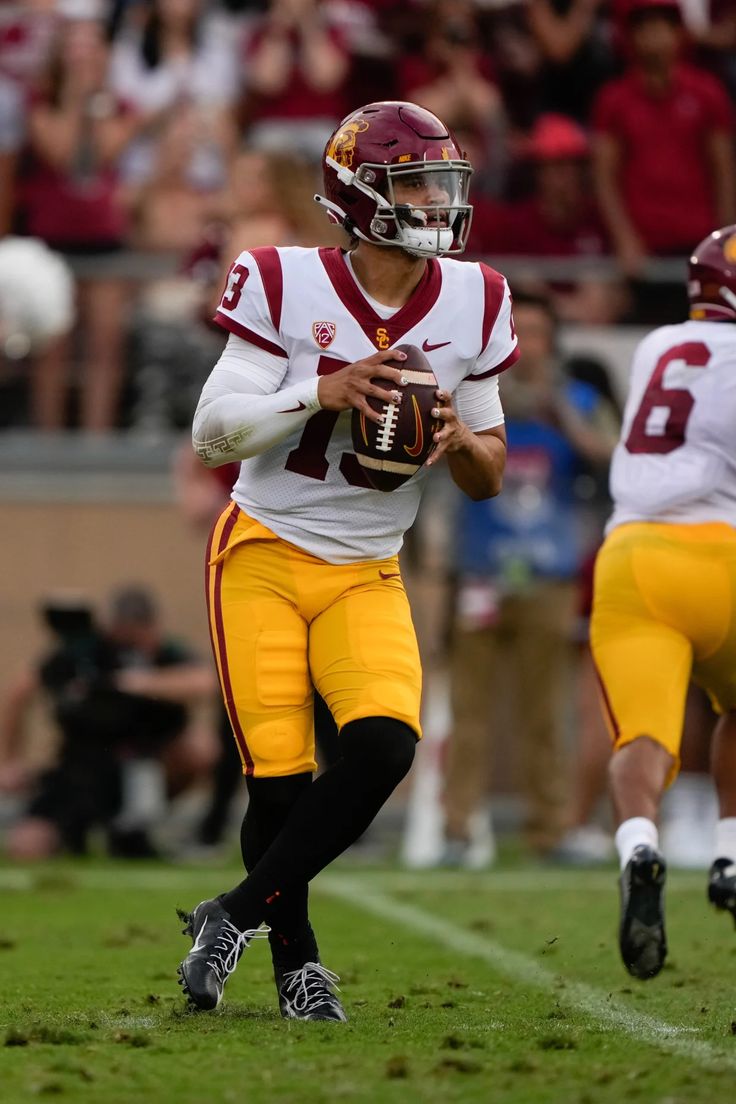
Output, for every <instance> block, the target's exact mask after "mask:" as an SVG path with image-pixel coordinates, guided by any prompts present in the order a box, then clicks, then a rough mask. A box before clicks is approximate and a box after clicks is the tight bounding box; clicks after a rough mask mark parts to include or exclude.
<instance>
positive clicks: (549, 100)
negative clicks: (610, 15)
mask: <svg viewBox="0 0 736 1104" xmlns="http://www.w3.org/2000/svg"><path fill="white" fill-rule="evenodd" d="M603 6H604V5H603V2H602V0H527V2H526V4H525V5H524V8H525V10H526V16H527V22H528V26H529V30H530V32H531V34H532V36H533V38H534V40H535V42H536V44H537V46H538V47H539V49H540V51H541V54H542V71H541V80H540V97H541V102H542V104H543V105H544V110H545V111H548V112H553V113H560V114H562V115H570V116H573V117H574V118H575V119H577V120H578V121H579V122H580V123H584V122H586V121H587V117H588V111H589V109H590V103H591V100H592V98H593V96H594V94H595V92H596V91H597V89H598V88H599V86H600V85H601V83H602V82H603V81H604V80H605V79H606V77H608V76H610V75H611V73H612V69H613V57H612V51H611V49H610V45H609V38H610V36H609V34H608V33H607V27H606V24H605V21H604V19H603V17H602V14H601V9H602V8H603Z"/></svg>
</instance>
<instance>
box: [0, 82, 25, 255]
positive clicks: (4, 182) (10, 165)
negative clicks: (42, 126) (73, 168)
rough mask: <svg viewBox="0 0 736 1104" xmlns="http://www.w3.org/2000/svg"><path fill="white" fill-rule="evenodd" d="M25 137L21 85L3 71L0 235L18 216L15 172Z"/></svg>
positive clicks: (0, 90)
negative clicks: (16, 211) (4, 74)
mask: <svg viewBox="0 0 736 1104" xmlns="http://www.w3.org/2000/svg"><path fill="white" fill-rule="evenodd" d="M24 138H25V104H24V103H23V97H22V95H21V92H20V89H19V88H18V86H17V85H16V84H15V83H14V82H13V81H11V80H10V79H9V78H8V77H4V76H3V75H2V74H1V73H0V237H3V236H4V235H5V234H8V233H10V231H11V229H12V227H13V221H14V216H15V173H16V167H17V164H18V154H19V152H20V149H21V147H22V145H23V141H24Z"/></svg>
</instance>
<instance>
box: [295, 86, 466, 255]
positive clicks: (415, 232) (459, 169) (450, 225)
mask: <svg viewBox="0 0 736 1104" xmlns="http://www.w3.org/2000/svg"><path fill="white" fill-rule="evenodd" d="M323 168H324V181H325V193H326V194H325V195H324V196H320V195H316V196H315V197H314V198H315V200H316V201H317V202H318V203H320V204H321V205H322V206H324V207H325V208H326V209H327V213H328V217H329V218H330V219H331V220H332V221H334V222H338V223H340V224H341V225H342V226H343V227H344V228H345V230H346V231H347V232H348V233H349V234H351V235H354V236H355V237H357V238H360V239H361V240H362V241H367V242H372V243H374V244H376V245H386V246H392V247H394V248H398V249H403V250H404V251H405V252H407V253H410V254H411V255H412V256H417V257H437V256H442V255H444V254H453V253H454V254H457V253H462V252H463V250H464V249H465V243H466V241H467V237H468V232H469V230H470V222H471V218H472V210H473V208H472V206H471V204H470V203H469V202H468V186H469V181H470V175H471V173H472V171H473V170H472V168H471V166H470V163H469V162H468V161H467V160H466V159H465V158H464V157H463V155H462V152H461V151H460V150H459V148H458V146H457V144H456V142H455V140H454V138H452V136H451V135H450V133H449V131H448V130H447V128H446V127H445V125H444V123H442V122H441V121H440V120H439V119H438V118H437V117H436V116H435V115H432V114H431V112H429V111H425V110H424V108H421V107H418V106H417V105H416V104H410V103H403V102H400V101H385V102H382V103H375V104H368V105H367V106H366V107H363V108H360V109H359V110H358V111H354V112H353V113H352V114H351V115H348V117H347V118H346V119H343V121H342V123H340V125H339V126H338V128H337V130H336V131H335V132H334V134H333V135H332V136H331V137H330V139H329V141H328V143H327V146H326V148H325V155H324V165H323Z"/></svg>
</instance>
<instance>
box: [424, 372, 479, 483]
mask: <svg viewBox="0 0 736 1104" xmlns="http://www.w3.org/2000/svg"><path fill="white" fill-rule="evenodd" d="M435 395H436V397H437V405H436V406H434V407H432V417H433V418H438V419H439V420H440V421H441V422H442V429H439V430H438V431H437V432H436V433H435V434H434V437H433V438H432V439H433V441H434V449H433V451H432V452H431V453H430V456H429V459H428V460H427V467H429V466H430V465H431V464H436V463H437V461H438V460H439V458H440V457H441V456H442V454H443V453H445V452H457V451H458V449H462V448H467V446H468V443H469V440H470V438H471V437H472V436H473V434H472V431H471V430H470V429H468V427H467V426H466V424H465V422H461V421H460V419H459V418H458V416H457V411H456V410H455V408H454V406H453V405H452V399H451V397H450V394H449V392H448V391H435Z"/></svg>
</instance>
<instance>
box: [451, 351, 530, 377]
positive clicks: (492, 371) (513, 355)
mask: <svg viewBox="0 0 736 1104" xmlns="http://www.w3.org/2000/svg"><path fill="white" fill-rule="evenodd" d="M520 355H521V350H520V349H519V346H518V345H514V347H513V349H512V350H511V352H510V353H509V355H508V356H507V357H506V359H505V360H502V361H501V363H500V364H497V365H496V366H495V368H489V369H488V371H487V372H479V373H478V375H477V376H472V375H471V376H466V377H465V379H466V380H484V379H490V378H491V376H498V375H500V373H501V372H505V371H506V369H507V368H510V367H511V365H512V364H516V362H517V360H518V359H519V356H520ZM464 382H465V380H463V383H464Z"/></svg>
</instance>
